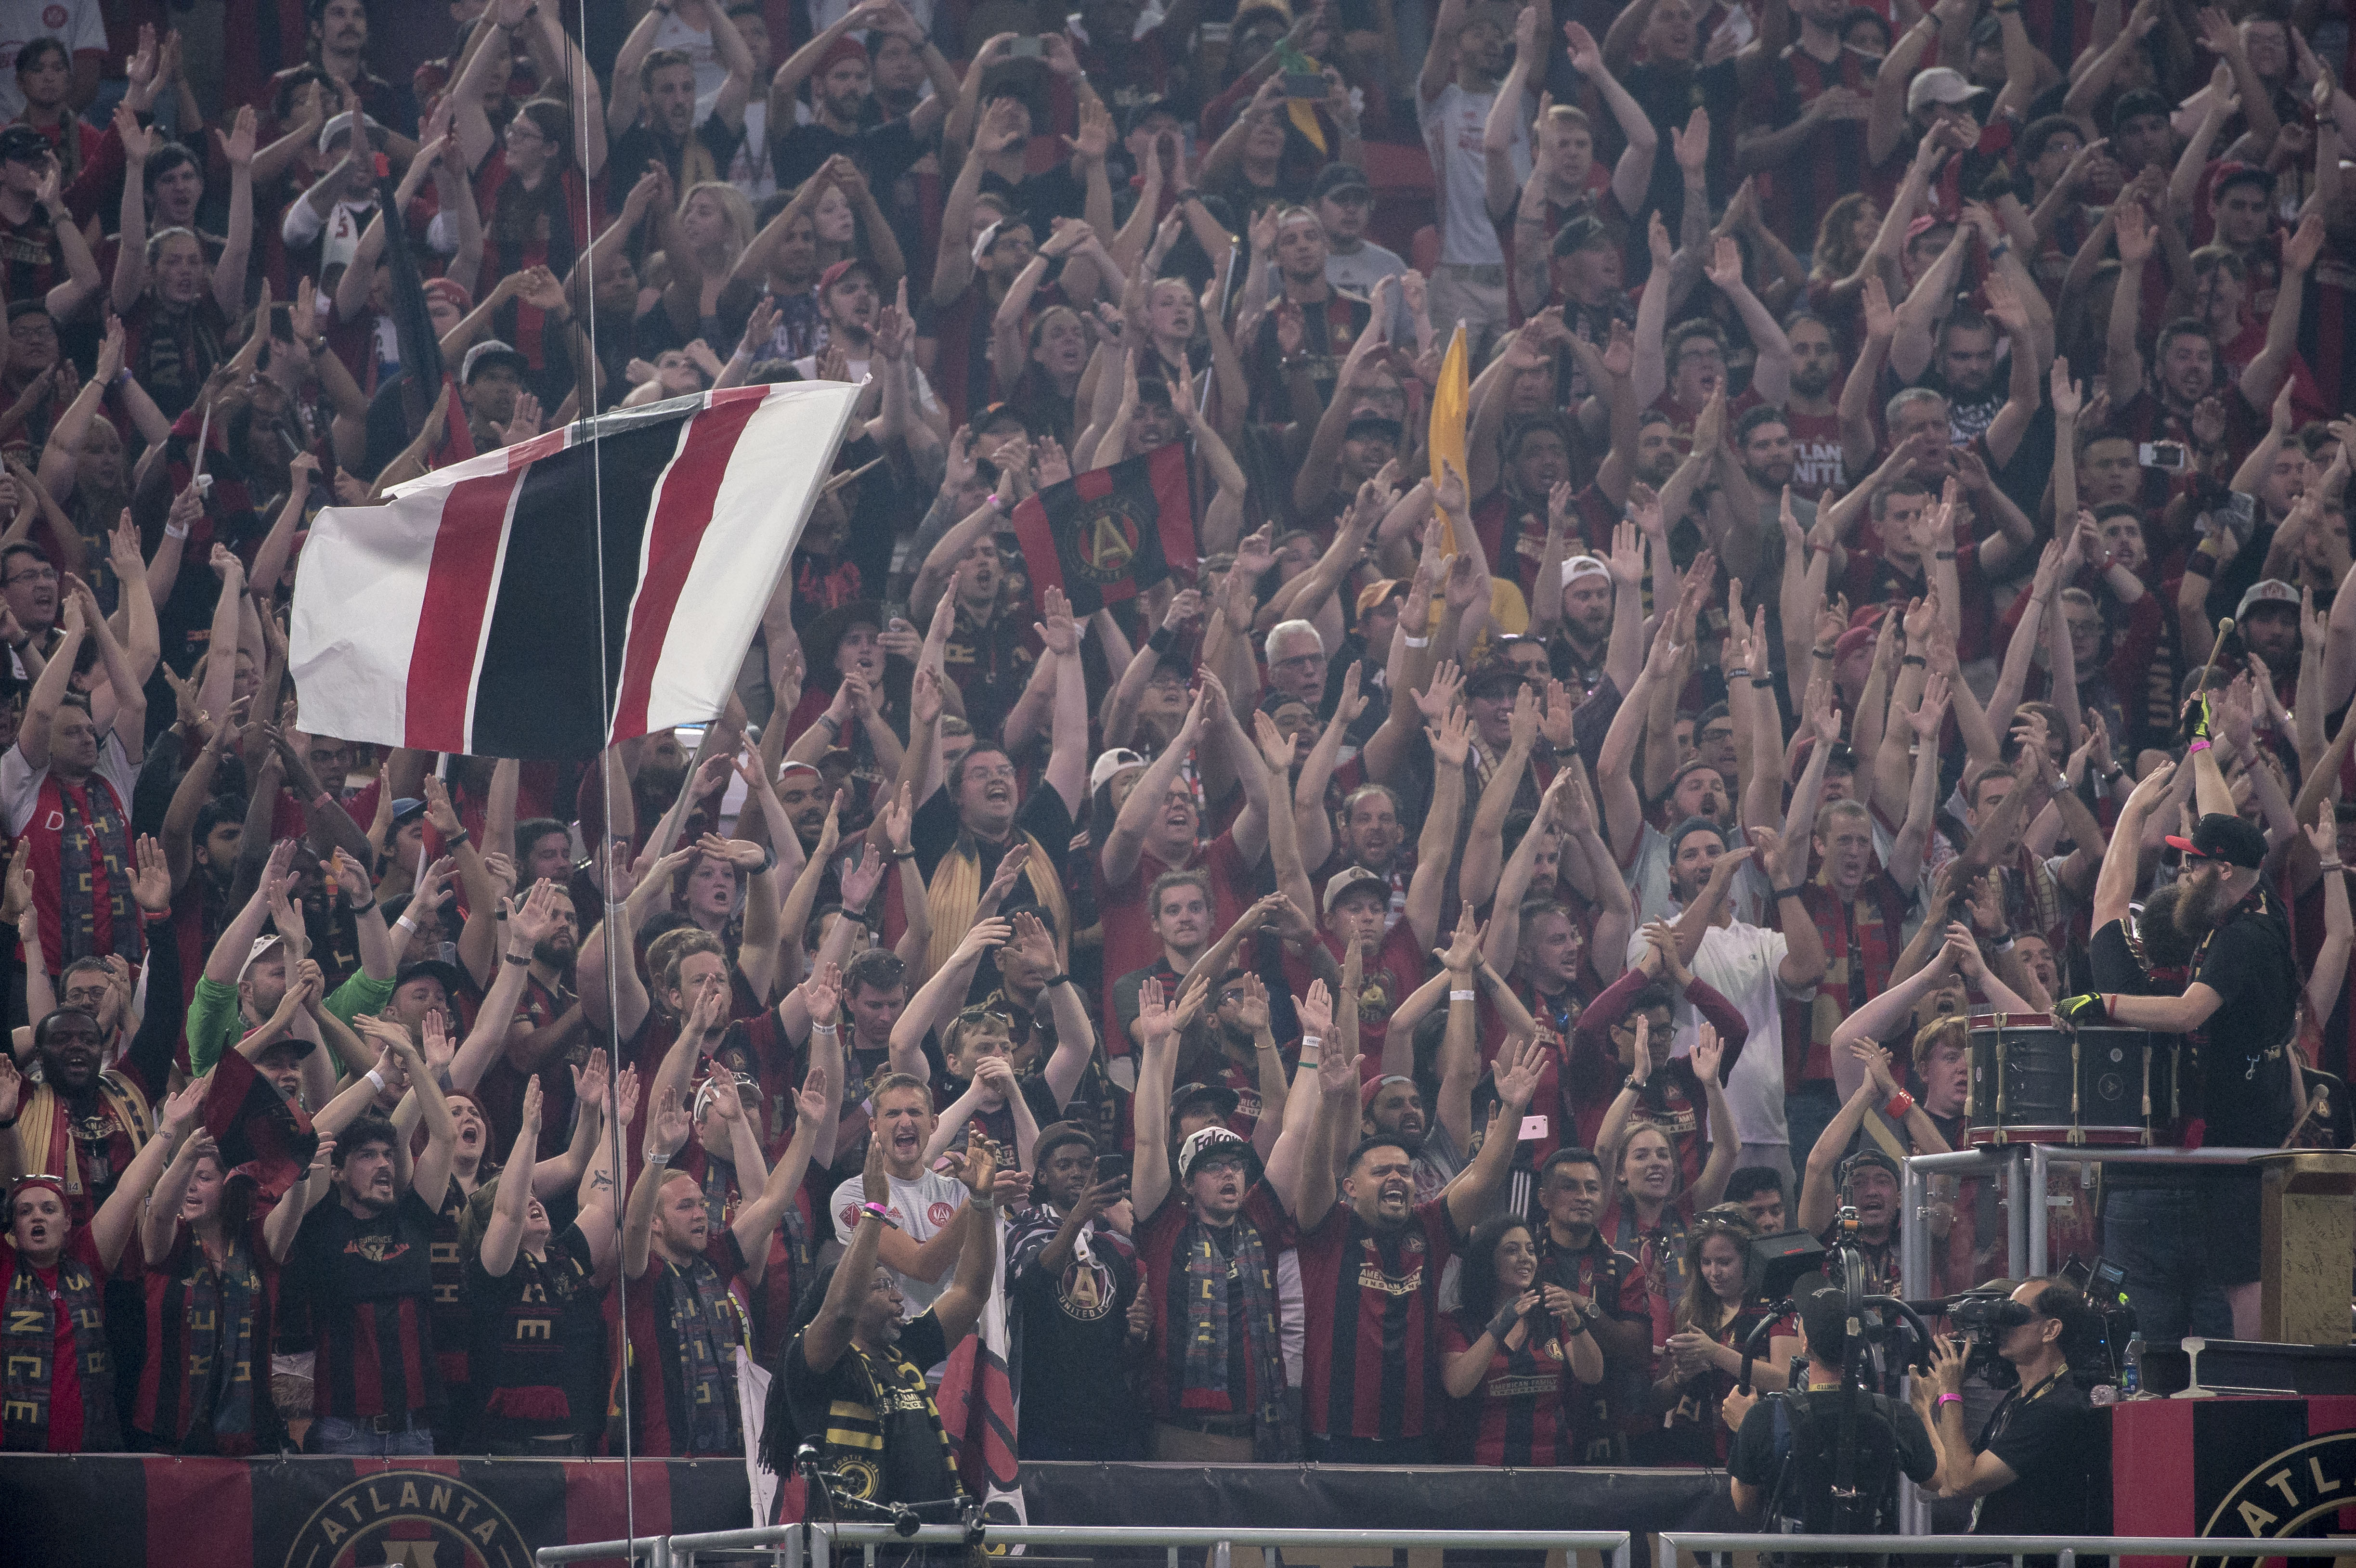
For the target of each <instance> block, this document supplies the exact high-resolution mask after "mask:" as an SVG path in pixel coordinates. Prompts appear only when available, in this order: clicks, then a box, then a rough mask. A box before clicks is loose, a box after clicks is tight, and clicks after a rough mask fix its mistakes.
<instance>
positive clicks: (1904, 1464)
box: [1726, 1389, 1939, 1534]
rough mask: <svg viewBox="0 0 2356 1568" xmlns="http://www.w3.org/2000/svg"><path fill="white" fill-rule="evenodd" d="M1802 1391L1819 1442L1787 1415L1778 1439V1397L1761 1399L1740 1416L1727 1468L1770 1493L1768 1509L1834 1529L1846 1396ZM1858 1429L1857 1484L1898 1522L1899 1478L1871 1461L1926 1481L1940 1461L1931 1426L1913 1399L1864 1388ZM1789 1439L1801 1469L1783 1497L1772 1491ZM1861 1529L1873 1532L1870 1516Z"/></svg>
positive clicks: (1819, 1527)
mask: <svg viewBox="0 0 2356 1568" xmlns="http://www.w3.org/2000/svg"><path fill="white" fill-rule="evenodd" d="M1789 1397H1790V1396H1788V1395H1787V1396H1783V1398H1785V1399H1788V1398H1789ZM1799 1397H1801V1398H1804V1399H1805V1400H1806V1401H1807V1402H1808V1411H1807V1422H1808V1427H1807V1430H1808V1432H1809V1433H1812V1434H1813V1435H1814V1436H1815V1440H1816V1444H1817V1447H1816V1449H1815V1451H1813V1452H1811V1451H1809V1450H1808V1448H1807V1446H1806V1445H1805V1444H1804V1442H1803V1441H1802V1431H1801V1428H1800V1424H1799V1423H1798V1422H1797V1421H1794V1420H1792V1419H1791V1418H1790V1417H1788V1416H1787V1417H1785V1418H1784V1421H1785V1426H1786V1432H1785V1435H1783V1438H1782V1441H1781V1443H1780V1444H1779V1441H1778V1437H1777V1433H1776V1424H1777V1406H1778V1404H1779V1403H1781V1401H1780V1400H1778V1399H1773V1398H1770V1399H1762V1400H1761V1401H1760V1402H1759V1403H1757V1404H1754V1405H1752V1406H1751V1413H1749V1414H1748V1415H1745V1416H1744V1417H1743V1418H1742V1425H1741V1427H1740V1430H1738V1431H1737V1432H1736V1433H1735V1435H1734V1447H1733V1449H1732V1451H1731V1452H1730V1454H1729V1455H1728V1456H1727V1461H1726V1470H1727V1474H1729V1475H1730V1476H1732V1477H1734V1478H1735V1479H1736V1480H1738V1481H1740V1482H1742V1483H1743V1484H1744V1485H1745V1486H1751V1487H1757V1488H1761V1489H1762V1490H1763V1491H1765V1492H1766V1493H1767V1494H1768V1502H1769V1505H1770V1506H1771V1507H1777V1508H1781V1509H1784V1510H1785V1511H1786V1512H1787V1513H1788V1514H1789V1515H1790V1516H1792V1517H1794V1518H1798V1519H1803V1520H1805V1521H1806V1522H1807V1528H1808V1530H1809V1531H1810V1532H1811V1533H1819V1532H1822V1531H1826V1530H1827V1529H1829V1528H1830V1517H1831V1516H1830V1504H1831V1490H1830V1488H1831V1477H1832V1475H1833V1471H1832V1469H1831V1464H1832V1455H1833V1452H1834V1449H1835V1446H1836V1445H1837V1443H1838V1442H1839V1436H1840V1402H1841V1399H1842V1397H1843V1396H1842V1394H1841V1393H1840V1392H1839V1391H1838V1390H1835V1389H1812V1390H1810V1391H1809V1392H1807V1393H1805V1394H1803V1395H1801V1396H1799ZM1856 1435H1857V1437H1856V1440H1857V1452H1858V1461H1859V1463H1858V1472H1857V1481H1858V1490H1859V1491H1860V1492H1861V1493H1864V1494H1866V1495H1868V1496H1871V1497H1874V1498H1877V1499H1880V1506H1881V1508H1882V1509H1884V1510H1885V1512H1886V1514H1887V1516H1888V1520H1889V1521H1890V1523H1891V1524H1894V1523H1895V1522H1896V1520H1897V1510H1898V1485H1897V1477H1896V1476H1895V1475H1893V1474H1891V1473H1890V1468H1887V1467H1895V1469H1896V1471H1897V1472H1899V1473H1901V1474H1903V1475H1904V1476H1905V1477H1906V1478H1907V1479H1908V1480H1911V1481H1913V1482H1915V1483H1916V1484H1917V1485H1920V1484H1921V1483H1922V1482H1924V1481H1927V1480H1929V1479H1930V1478H1931V1475H1932V1472H1933V1471H1934V1470H1936V1469H1937V1468H1938V1467H1939V1456H1938V1454H1937V1451H1936V1450H1934V1449H1933V1447H1932V1446H1931V1433H1930V1430H1929V1429H1928V1428H1927V1427H1925V1426H1924V1425H1923V1424H1922V1417H1921V1416H1919V1415H1917V1414H1915V1413H1914V1409H1913V1407H1912V1405H1908V1404H1901V1403H1899V1402H1898V1401H1896V1400H1893V1399H1889V1398H1885V1397H1884V1396H1882V1395H1880V1394H1867V1395H1864V1396H1862V1397H1861V1398H1860V1400H1859V1408H1858V1423H1857V1425H1856ZM1786 1445H1788V1448H1789V1451H1790V1453H1791V1455H1792V1456H1793V1460H1794V1464H1795V1465H1796V1467H1797V1471H1796V1474H1795V1476H1794V1481H1793V1485H1792V1486H1791V1487H1790V1488H1788V1495H1787V1496H1785V1497H1783V1498H1780V1499H1779V1498H1777V1497H1776V1496H1775V1495H1774V1491H1775V1486H1776V1482H1777V1480H1778V1479H1779V1478H1780V1477H1782V1476H1783V1454H1782V1453H1779V1452H1778V1451H1777V1450H1778V1448H1779V1447H1780V1446H1786ZM1876 1465H1880V1466H1883V1467H1885V1468H1884V1469H1882V1470H1881V1471H1880V1472H1879V1476H1877V1475H1876V1472H1875V1471H1874V1469H1873V1467H1874V1466H1876ZM1811 1483H1814V1484H1813V1485H1812V1484H1811ZM1856 1528H1857V1531H1858V1533H1861V1534H1863V1533H1871V1532H1872V1531H1873V1530H1874V1528H1875V1527H1874V1525H1873V1523H1872V1521H1870V1520H1858V1521H1856Z"/></svg>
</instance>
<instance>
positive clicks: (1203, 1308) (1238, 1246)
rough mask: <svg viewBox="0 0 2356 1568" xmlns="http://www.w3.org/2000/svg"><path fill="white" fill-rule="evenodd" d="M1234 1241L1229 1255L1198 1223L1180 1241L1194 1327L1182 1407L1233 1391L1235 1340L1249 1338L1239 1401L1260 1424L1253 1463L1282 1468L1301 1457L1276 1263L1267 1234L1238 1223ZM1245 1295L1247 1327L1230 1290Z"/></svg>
mask: <svg viewBox="0 0 2356 1568" xmlns="http://www.w3.org/2000/svg"><path fill="white" fill-rule="evenodd" d="M1226 1235H1227V1236H1228V1238H1229V1239H1230V1240H1231V1241H1232V1242H1233V1243H1235V1250H1234V1251H1233V1252H1231V1253H1230V1252H1222V1251H1220V1249H1219V1246H1218V1243H1217V1242H1216V1240H1215V1235H1214V1227H1212V1226H1209V1225H1205V1224H1204V1223H1203V1222H1202V1221H1199V1220H1197V1221H1194V1222H1193V1223H1191V1224H1189V1225H1188V1226H1187V1227H1186V1229H1185V1232H1183V1234H1182V1235H1181V1236H1180V1238H1179V1244H1180V1245H1181V1246H1183V1248H1185V1251H1186V1275H1185V1279H1186V1323H1185V1327H1184V1329H1183V1339H1182V1340H1181V1343H1182V1344H1183V1346H1184V1349H1183V1352H1182V1356H1183V1368H1182V1371H1181V1376H1180V1378H1179V1388H1178V1398H1177V1403H1178V1406H1179V1408H1180V1409H1181V1410H1184V1409H1186V1408H1188V1406H1187V1399H1188V1396H1189V1395H1190V1394H1192V1393H1193V1392H1194V1390H1197V1389H1202V1390H1206V1391H1216V1390H1223V1389H1225V1388H1226V1386H1227V1366H1228V1357H1229V1344H1228V1336H1229V1335H1230V1334H1231V1333H1233V1332H1236V1331H1237V1329H1238V1328H1240V1330H1241V1332H1242V1333H1243V1334H1244V1335H1245V1339H1246V1343H1245V1345H1244V1372H1245V1382H1244V1387H1243V1388H1242V1389H1241V1390H1240V1391H1238V1392H1239V1394H1240V1396H1241V1397H1240V1398H1239V1399H1238V1400H1237V1403H1238V1404H1240V1405H1241V1406H1243V1407H1244V1411H1245V1413H1248V1414H1249V1415H1250V1416H1251V1421H1252V1459H1253V1461H1254V1462H1255V1463H1257V1464H1275V1463H1278V1462H1280V1461H1283V1460H1287V1459H1291V1458H1295V1457H1297V1456H1299V1452H1300V1445H1299V1442H1298V1439H1297V1438H1296V1437H1295V1436H1294V1435H1293V1432H1292V1430H1291V1416H1290V1413H1289V1412H1288V1411H1287V1410H1286V1408H1285V1403H1284V1357H1283V1351H1282V1349H1281V1348H1280V1345H1279V1342H1278V1336H1277V1323H1278V1317H1277V1303H1276V1260H1275V1259H1274V1257H1273V1256H1272V1255H1271V1254H1270V1253H1269V1248H1268V1243H1267V1241H1266V1239H1265V1238H1263V1237H1262V1236H1261V1235H1260V1233H1259V1227H1258V1226H1257V1225H1255V1224H1253V1223H1252V1222H1251V1221H1249V1220H1248V1219H1244V1218H1240V1217H1238V1218H1237V1221H1236V1222H1235V1223H1234V1224H1233V1225H1232V1226H1229V1227H1227V1229H1226ZM1231 1281H1232V1282H1234V1283H1236V1284H1237V1285H1240V1286H1241V1287H1242V1288H1241V1289H1240V1291H1239V1292H1238V1293H1237V1294H1238V1295H1240V1296H1241V1297H1242V1301H1241V1304H1240V1305H1241V1308H1242V1311H1241V1322H1240V1325H1238V1323H1237V1315H1236V1314H1233V1313H1230V1312H1229V1311H1228V1310H1227V1286H1228V1284H1229V1283H1230V1282H1231Z"/></svg>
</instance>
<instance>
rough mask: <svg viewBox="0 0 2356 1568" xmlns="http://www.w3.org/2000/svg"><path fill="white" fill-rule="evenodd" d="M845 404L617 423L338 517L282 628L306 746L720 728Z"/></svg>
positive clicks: (577, 752)
mask: <svg viewBox="0 0 2356 1568" xmlns="http://www.w3.org/2000/svg"><path fill="white" fill-rule="evenodd" d="M858 395H859V389H857V388H856V387H852V386H849V385H845V384H842V383H838V382H805V383H794V384H787V385H784V386H771V387H734V388H730V389H726V390H723V391H717V392H707V393H705V394H703V395H702V396H701V397H695V398H678V399H673V400H670V401H669V402H663V403H654V404H650V405H648V406H647V407H644V408H637V409H626V410H621V411H616V412H614V413H610V414H606V415H605V416H603V417H601V418H599V419H597V420H594V421H590V422H589V423H588V424H587V425H586V426H585V427H584V426H583V425H579V424H572V425H566V426H564V427H563V428H562V429H561V430H553V431H550V432H547V433H546V434H544V435H541V436H538V437H535V438H534V439H532V440H530V441H527V442H521V443H518V444H516V445H514V446H510V447H506V448H503V449H502V450H500V451H498V452H490V453H484V454H483V455H481V456H479V457H475V458H470V459H468V460H467V461H466V462H465V463H460V464H453V465H452V466H450V467H448V468H444V469H440V470H438V471H436V472H434V473H433V474H429V475H426V476H425V477H423V478H422V479H417V480H413V481H412V482H411V483H409V484H406V485H399V486H397V487H395V488H394V489H393V490H392V491H391V496H392V497H393V499H392V500H391V502H390V503H389V504H387V505H384V506H380V507H329V508H327V510H326V511H324V512H321V513H320V514H319V517H318V521H317V522H316V524H315V525H314V526H313V528H312V529H311V535H310V538H309V539H308V540H307V541H306V542H305V545H304V547H303V554H302V560H301V566H300V569H299V571H297V572H296V574H295V614H294V620H293V622H292V624H291V625H290V627H289V630H288V641H289V643H290V645H291V646H290V653H289V663H290V665H291V666H292V669H293V674H294V676H295V690H296V694H297V696H298V697H299V698H300V699H301V704H302V724H303V728H304V729H305V730H306V731H310V732H312V733H314V734H321V735H333V736H336V737H337V738H338V739H340V740H347V741H374V742H377V743H379V744H382V745H389V746H407V747H411V748H413V749H416V750H420V751H428V752H463V753H466V754H470V755H475V756H491V757H527V758H538V757H579V756H586V755H589V754H590V753H592V752H596V751H597V750H599V749H600V748H602V747H604V746H605V745H608V744H610V743H612V742H613V741H622V740H626V739H628V738H630V737H631V736H634V735H644V734H647V733H648V732H649V731H657V730H665V729H669V727H670V726H672V725H674V724H686V723H698V722H701V721H702V720H708V719H710V718H712V716H713V715H714V714H716V713H718V712H719V711H720V708H721V705H722V703H723V702H724V701H725V700H726V699H727V696H728V692H729V690H730V689H731V688H733V687H734V684H735V680H736V673H737V668H738V667H739V666H740V665H741V664H742V663H743V661H744V650H745V648H746V647H747V646H748V645H750V644H751V642H752V640H753V632H754V628H755V626H757V625H758V624H759V623H760V617H761V611H762V609H763V608H764V607H765V606H766V604H767V603H768V602H769V593H770V590H771V589H772V588H774V587H775V586H776V581H777V576H778V573H779V572H781V571H783V570H784V569H785V564H786V561H787V558H788V557H789V556H790V555H791V554H792V553H793V549H794V544H795V541H796V540H798V539H800V537H801V531H802V525H803V524H804V523H805V522H806V521H808V520H809V512H810V507H811V506H812V504H813V503H814V502H815V501H816V499H817V497H818V496H819V491H820V488H821V487H822V486H823V485H824V483H825V480H826V476H827V474H828V471H829V470H830V468H831V467H832V466H833V464H834V453H835V448H836V446H837V445H838V444H839V443H841V439H842V433H843V430H844V427H845V426H846V425H847V424H848V423H849V421H850V418H851V405H852V403H853V402H854V401H856V400H857V398H858Z"/></svg>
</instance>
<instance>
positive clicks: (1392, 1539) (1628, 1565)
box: [532, 1524, 1635, 1568]
mask: <svg viewBox="0 0 2356 1568" xmlns="http://www.w3.org/2000/svg"><path fill="white" fill-rule="evenodd" d="M804 1533H805V1531H804V1529H803V1527H802V1526H801V1525H799V1524H778V1525H766V1526H763V1527H761V1528H758V1529H754V1530H721V1531H704V1532H702V1533H700V1534H682V1535H669V1536H663V1537H659V1538H656V1539H653V1540H648V1539H647V1538H644V1537H641V1538H640V1539H639V1540H638V1541H636V1542H626V1541H589V1542H585V1543H584V1544H581V1545H578V1546H549V1547H543V1548H541V1550H540V1551H538V1552H534V1553H533V1554H532V1556H533V1561H534V1562H536V1563H539V1564H540V1568H558V1565H559V1564H562V1563H580V1562H584V1561H587V1560H590V1559H593V1558H601V1557H603V1558H614V1557H621V1556H623V1555H624V1554H625V1553H624V1548H625V1547H626V1546H630V1547H634V1548H635V1550H633V1551H631V1552H629V1553H628V1555H630V1556H632V1557H645V1558H646V1559H647V1560H648V1564H649V1568H690V1565H691V1564H692V1563H693V1562H694V1561H695V1557H696V1554H697V1553H699V1552H771V1553H774V1554H776V1557H777V1559H778V1560H779V1561H780V1562H781V1563H783V1564H784V1568H805V1559H804V1557H803V1552H802V1541H803V1536H804ZM807 1533H808V1535H809V1544H810V1549H811V1550H810V1553H809V1559H808V1560H807V1568H827V1565H828V1564H829V1563H831V1562H832V1561H833V1556H832V1553H833V1552H834V1550H835V1548H837V1547H838V1546H841V1547H856V1548H860V1549H862V1553H863V1554H864V1555H865V1556H866V1557H867V1558H868V1560H869V1561H871V1562H872V1561H873V1556H874V1549H875V1548H876V1547H879V1546H963V1545H969V1544H973V1543H974V1542H973V1540H972V1538H971V1537H969V1535H968V1534H967V1532H966V1531H965V1529H964V1528H963V1527H962V1526H960V1525H954V1524H927V1525H921V1526H918V1527H917V1528H916V1530H915V1531H913V1532H910V1533H907V1534H903V1533H901V1531H899V1530H897V1529H896V1528H894V1526H891V1525H888V1524H836V1525H825V1524H819V1525H813V1526H811V1527H810V1528H809V1531H808V1532H807ZM980 1536H981V1540H982V1541H983V1542H985V1543H987V1544H989V1545H992V1546H1027V1547H1041V1548H1046V1547H1066V1546H1112V1547H1129V1548H1132V1549H1134V1548H1141V1547H1158V1548H1161V1549H1162V1550H1163V1551H1165V1552H1167V1553H1168V1557H1169V1563H1170V1564H1171V1568H1177V1564H1178V1554H1179V1552H1181V1551H1182V1550H1184V1549H1188V1548H1193V1549H1196V1550H1203V1551H1208V1552H1213V1553H1215V1555H1216V1556H1217V1558H1218V1559H1219V1560H1222V1561H1224V1560H1225V1558H1226V1552H1227V1550H1228V1549H1231V1548H1234V1547H1239V1546H1240V1547H1247V1548H1250V1547H1257V1548H1258V1549H1259V1550H1260V1552H1261V1553H1262V1561H1263V1562H1264V1563H1267V1562H1271V1561H1272V1559H1269V1558H1268V1557H1267V1555H1266V1553H1267V1552H1268V1551H1269V1549H1270V1548H1282V1547H1288V1546H1290V1547H1299V1548H1301V1549H1302V1550H1304V1551H1306V1550H1314V1549H1319V1548H1323V1549H1328V1550H1330V1549H1333V1548H1336V1547H1373V1548H1376V1549H1379V1550H1386V1551H1387V1550H1390V1549H1393V1548H1398V1547H1409V1548H1412V1547H1427V1548H1429V1547H1438V1548H1440V1549H1441V1550H1443V1551H1447V1550H1457V1551H1466V1552H1472V1551H1516V1550H1518V1551H1523V1552H1547V1551H1555V1550H1561V1551H1565V1552H1572V1553H1577V1552H1596V1553H1599V1554H1600V1555H1602V1556H1604V1557H1606V1558H1608V1559H1609V1561H1610V1563H1611V1568H1635V1563H1634V1562H1633V1555H1632V1548H1631V1545H1630V1536H1629V1532H1628V1531H1624V1530H1259V1529H1253V1528H1248V1527H1241V1526H1224V1525H1222V1526H1206V1527H1200V1528H1172V1529H1156V1528H1153V1527H1151V1526H1141V1525H1070V1524H1011V1525H989V1526H986V1527H984V1528H983V1529H982V1530H981V1531H980Z"/></svg>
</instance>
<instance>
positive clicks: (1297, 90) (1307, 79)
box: [1284, 70, 1329, 103]
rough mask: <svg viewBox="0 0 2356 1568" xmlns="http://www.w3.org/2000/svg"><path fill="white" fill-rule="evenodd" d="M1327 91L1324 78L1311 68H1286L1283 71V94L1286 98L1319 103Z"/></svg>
mask: <svg viewBox="0 0 2356 1568" xmlns="http://www.w3.org/2000/svg"><path fill="white" fill-rule="evenodd" d="M1327 91H1329V89H1328V87H1327V84H1326V81H1325V79H1324V78H1323V77H1322V76H1320V75H1318V74H1317V73H1316V72H1315V71H1313V70H1288V71H1286V72H1285V73H1284V95H1285V97H1287V98H1292V99H1301V100H1305V101H1309V102H1312V103H1321V102H1323V101H1324V99H1325V94H1326V92H1327Z"/></svg>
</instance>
